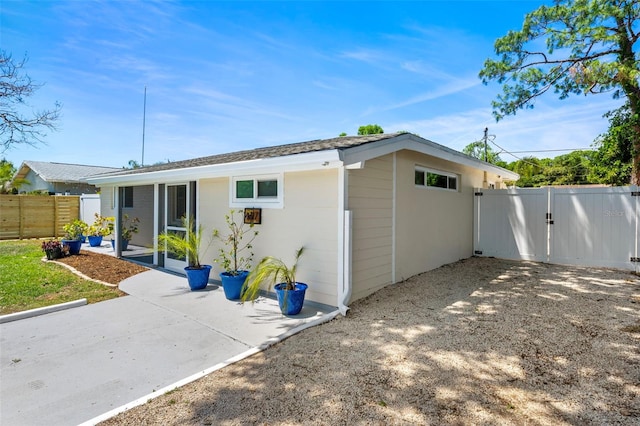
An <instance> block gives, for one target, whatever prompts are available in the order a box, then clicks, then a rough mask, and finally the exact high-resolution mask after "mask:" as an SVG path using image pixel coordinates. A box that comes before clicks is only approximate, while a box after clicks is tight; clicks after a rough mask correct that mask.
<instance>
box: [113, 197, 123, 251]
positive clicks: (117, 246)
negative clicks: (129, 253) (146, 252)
mask: <svg viewBox="0 0 640 426" xmlns="http://www.w3.org/2000/svg"><path fill="white" fill-rule="evenodd" d="M120 192H121V188H120V187H119V186H116V187H114V190H113V198H114V200H113V209H114V210H115V215H114V219H115V220H114V224H113V241H114V244H113V250H114V252H115V254H116V257H117V258H120V257H122V250H121V248H122V239H121V238H122V236H121V235H120V234H121V232H120V226H121V224H122V211H121V209H120Z"/></svg>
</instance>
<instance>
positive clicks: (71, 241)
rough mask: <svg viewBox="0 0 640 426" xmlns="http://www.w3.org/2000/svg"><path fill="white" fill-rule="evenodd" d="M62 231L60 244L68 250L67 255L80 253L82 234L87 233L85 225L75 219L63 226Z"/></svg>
mask: <svg viewBox="0 0 640 426" xmlns="http://www.w3.org/2000/svg"><path fill="white" fill-rule="evenodd" d="M62 230H63V231H64V237H63V238H62V244H63V245H65V246H67V247H68V248H69V254H78V253H80V247H81V246H82V240H83V239H84V233H85V232H87V224H86V223H85V222H83V221H81V220H80V219H76V220H74V221H73V222H70V223H67V224H66V225H64V226H63V227H62Z"/></svg>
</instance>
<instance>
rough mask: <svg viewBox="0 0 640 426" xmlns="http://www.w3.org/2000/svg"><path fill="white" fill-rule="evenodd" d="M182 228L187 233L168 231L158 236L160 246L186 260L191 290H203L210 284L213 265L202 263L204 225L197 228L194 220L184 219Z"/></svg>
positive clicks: (186, 270)
mask: <svg viewBox="0 0 640 426" xmlns="http://www.w3.org/2000/svg"><path fill="white" fill-rule="evenodd" d="M182 226H183V227H184V228H185V229H186V231H168V232H164V233H162V234H160V235H159V236H158V245H164V247H165V250H167V251H168V252H169V253H172V254H174V255H175V256H176V257H178V258H180V259H186V260H187V264H188V266H187V267H185V268H184V271H185V273H186V274H187V282H188V283H189V287H190V288H191V290H202V289H203V288H205V287H206V286H207V284H208V283H209V274H210V273H211V265H203V264H202V263H200V244H201V243H202V233H203V228H202V225H198V227H196V226H195V225H194V220H193V218H191V219H187V218H186V217H183V218H182Z"/></svg>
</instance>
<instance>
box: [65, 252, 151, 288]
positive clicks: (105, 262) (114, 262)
mask: <svg viewBox="0 0 640 426" xmlns="http://www.w3.org/2000/svg"><path fill="white" fill-rule="evenodd" d="M56 262H61V263H64V264H66V265H69V266H71V267H72V268H74V269H75V270H77V271H80V272H82V273H83V274H84V275H86V276H88V277H90V278H93V279H94V280H99V281H104V282H106V283H109V284H116V285H117V284H118V283H120V282H122V281H124V280H125V279H127V278H129V277H131V276H133V275H136V274H139V273H141V272H144V271H146V270H148V269H147V268H145V267H144V266H140V265H138V264H136V263H133V262H128V261H126V260H122V259H118V258H115V257H113V256H109V255H106V254H99V253H93V252H90V251H86V250H81V251H80V253H79V254H77V255H74V256H66V257H63V258H61V259H56Z"/></svg>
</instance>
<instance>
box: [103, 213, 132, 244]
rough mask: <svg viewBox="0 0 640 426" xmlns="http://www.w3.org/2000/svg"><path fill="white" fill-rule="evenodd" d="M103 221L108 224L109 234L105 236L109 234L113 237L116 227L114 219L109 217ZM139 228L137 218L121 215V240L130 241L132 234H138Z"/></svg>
mask: <svg viewBox="0 0 640 426" xmlns="http://www.w3.org/2000/svg"><path fill="white" fill-rule="evenodd" d="M104 219H105V220H106V221H107V222H108V224H107V226H108V229H109V232H108V233H107V235H109V234H111V235H114V236H115V233H114V230H115V226H116V225H115V224H116V218H115V217H113V216H109V217H106V218H104ZM139 226H140V219H138V218H137V217H133V218H130V217H129V215H128V214H124V215H122V226H121V228H120V229H121V232H120V235H121V237H122V239H123V240H127V241H130V240H131V237H133V234H137V233H138V227H139Z"/></svg>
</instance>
